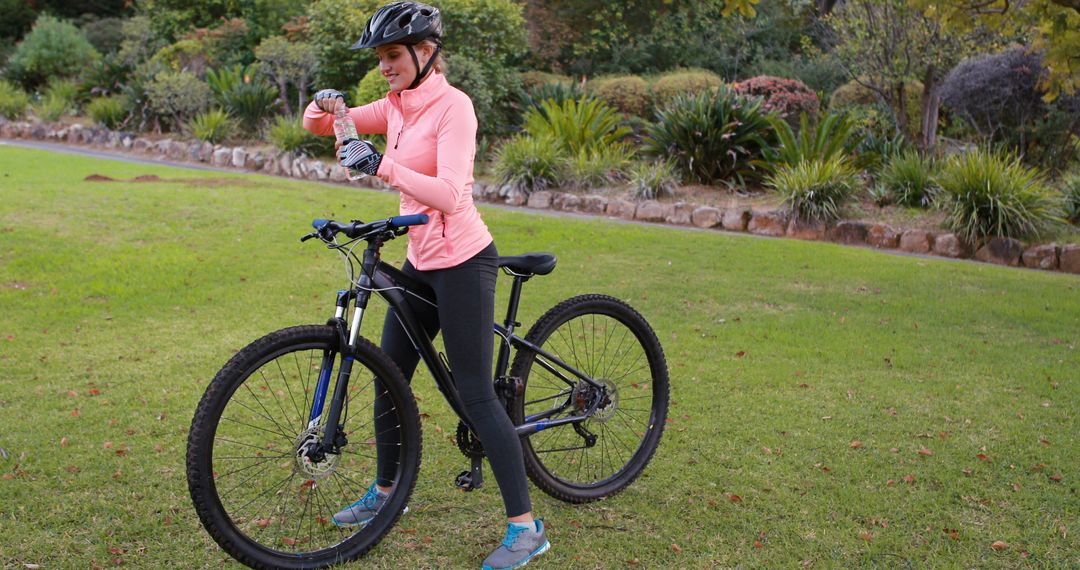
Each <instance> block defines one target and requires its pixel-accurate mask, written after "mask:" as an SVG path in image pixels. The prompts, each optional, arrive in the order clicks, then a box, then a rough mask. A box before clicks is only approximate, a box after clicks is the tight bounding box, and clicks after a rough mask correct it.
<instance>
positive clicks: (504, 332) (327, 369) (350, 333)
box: [308, 240, 606, 453]
mask: <svg viewBox="0 0 1080 570" xmlns="http://www.w3.org/2000/svg"><path fill="white" fill-rule="evenodd" d="M382 245H383V242H382V241H381V240H373V241H372V242H370V243H369V245H368V247H367V248H366V249H365V251H364V260H363V263H362V265H361V272H360V278H359V279H358V281H357V283H356V285H355V286H354V287H353V288H352V289H351V290H348V291H338V295H337V302H336V309H335V312H334V317H333V318H332V319H330V321H329V324H331V325H333V326H335V327H336V328H337V329H338V331H339V336H340V338H341V341H342V342H341V343H340V345H341V347H342V349H341V355H342V358H341V365H340V367H339V370H338V377H337V383H336V385H335V387H334V394H333V398H332V399H331V400H330V410H329V412H328V415H327V417H326V422H325V425H326V426H327V428H326V429H325V431H324V433H323V441H322V446H321V447H322V450H323V451H326V452H329V453H335V452H336V451H337V450H338V449H339V448H340V447H341V446H342V445H344V443H343V442H342V439H343V438H342V437H341V436H340V435H339V431H340V429H339V424H338V422H339V420H340V417H341V411H342V408H343V407H344V403H345V400H346V395H347V393H348V386H349V377H350V374H351V371H352V362H353V355H354V350H355V346H356V339H357V337H358V335H359V331H360V326H361V324H362V322H363V314H364V312H365V311H366V309H367V304H368V301H369V300H370V298H371V293H373V292H375V293H378V294H379V296H380V297H382V298H383V299H384V300H385V301H386V302H387V304H388V305H389V306H390V307H392V308H393V309H394V310H395V311H396V313H397V315H398V316H399V321H400V323H401V325H402V327H403V328H404V330H405V332H406V334H407V335H408V337H409V340H410V342H411V343H412V344H413V347H414V348H415V349H416V350H417V352H419V354H420V358H421V360H423V362H424V364H425V365H426V366H427V367H428V370H429V371H430V372H431V375H432V376H433V377H434V378H435V384H436V386H437V387H438V389H439V391H440V392H441V393H442V394H443V397H444V398H445V399H446V401H447V403H449V404H450V407H451V408H452V409H453V410H454V413H456V414H457V416H458V418H460V419H461V421H462V422H464V423H465V425H466V426H468V427H469V429H470V430H471V429H472V425H471V423H470V422H469V420H468V418H467V416H466V415H465V413H464V406H463V404H462V403H461V399H460V397H459V396H458V392H457V389H456V386H455V383H454V378H453V374H452V372H451V371H450V369H449V368H447V366H446V363H445V362H444V361H443V359H441V358H440V357H439V352H438V350H436V348H435V346H434V345H433V344H432V342H431V340H430V339H429V338H428V336H427V334H426V333H425V331H424V330H423V327H422V326H421V325H420V323H419V320H418V319H417V318H416V317H415V315H414V314H413V311H412V309H410V308H409V305H408V303H407V302H406V295H413V296H415V297H417V298H419V299H421V300H422V301H424V302H427V303H431V304H432V305H434V304H435V300H434V299H433V298H432V296H431V292H430V291H429V290H428V289H427V287H425V286H423V285H421V284H419V283H416V282H415V281H414V280H413V279H411V278H409V277H408V276H407V275H405V274H404V273H403V272H402V271H400V270H399V269H397V268H395V267H392V266H390V265H387V264H386V263H383V262H382V261H381V260H380V255H379V250H380V248H381V247H382ZM507 273H509V274H511V275H513V277H514V281H513V285H512V287H511V291H510V299H509V301H508V303H507V312H506V318H505V321H504V322H503V324H502V325H499V324H498V323H493V327H494V328H493V330H494V334H495V335H497V336H498V337H500V338H501V339H502V341H501V342H500V343H499V354H498V359H497V361H496V366H495V375H494V378H493V382H495V381H498V380H500V379H507V380H508V377H507V376H506V372H507V368H508V366H509V362H510V349H511V347H513V349H514V350H518V351H520V350H529V351H532V352H534V353H536V355H537V357H538V358H537V359H536V364H538V365H539V366H541V367H542V368H544V369H545V370H547V371H548V372H550V373H551V374H552V375H554V376H555V377H556V378H559V379H560V380H562V381H563V382H566V384H567V387H568V388H573V387H574V386H575V385H576V384H577V381H578V380H579V381H582V382H585V383H587V384H589V385H591V386H592V387H594V388H596V389H599V390H606V387H605V386H604V385H603V384H602V383H600V382H597V381H596V380H594V379H593V378H591V377H589V376H588V375H587V374H585V373H583V372H581V371H580V370H577V369H576V368H575V367H573V366H571V365H569V364H567V363H566V362H564V361H563V360H562V359H560V358H558V357H557V356H555V355H552V354H550V353H549V352H547V351H545V350H543V349H542V348H540V347H538V346H536V345H535V344H533V343H531V342H529V341H527V340H525V339H524V338H522V337H520V336H518V335H517V334H515V333H514V329H515V328H516V327H519V326H521V323H519V322H517V321H516V319H517V311H518V304H519V302H520V300H521V288H522V284H523V283H524V282H525V281H527V280H528V279H529V278H530V277H531V276H528V275H519V274H515V273H513V272H509V271H508V272H507ZM353 301H355V304H354V307H353V314H352V316H351V319H350V320H349V322H348V324H346V320H345V316H346V314H347V312H348V309H349V305H350V304H353ZM334 360H335V355H334V354H332V353H329V354H326V355H324V356H323V362H322V366H321V367H320V373H319V381H318V384H317V385H316V388H315V398H314V401H313V402H312V408H311V415H310V417H309V424H308V425H309V427H314V426H316V425H318V423H319V421H320V418H321V416H322V413H323V401H324V400H325V396H326V393H327V391H328V389H329V382H330V376H331V372H332V368H333V363H334ZM575 379H576V380H575ZM569 400H570V398H567V402H566V403H565V404H564V405H563V406H560V407H556V408H552V409H550V410H548V411H545V412H542V413H539V414H534V415H531V416H528V417H526V418H524V420H525V421H524V423H522V424H521V425H518V426H515V431H516V432H517V434H518V435H519V436H520V437H528V436H530V435H532V434H534V433H536V432H539V431H541V430H544V429H547V428H551V427H555V426H560V425H565V424H570V423H578V422H581V421H583V420H586V419H588V418H589V417H590V416H591V415H592V414H593V413H594V412H595V411H596V408H597V403H598V402H594V403H593V405H591V406H590V407H589V409H586V410H584V411H583V412H582V413H579V414H577V415H575V416H571V417H565V418H559V419H554V420H551V419H548V418H549V417H551V416H553V415H556V414H558V413H561V412H563V411H565V410H566V408H567V406H568V405H570V403H571V402H570V401H569Z"/></svg>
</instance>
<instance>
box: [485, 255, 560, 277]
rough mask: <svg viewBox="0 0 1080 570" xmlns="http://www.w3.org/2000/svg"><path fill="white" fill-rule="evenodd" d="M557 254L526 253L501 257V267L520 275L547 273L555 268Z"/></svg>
mask: <svg viewBox="0 0 1080 570" xmlns="http://www.w3.org/2000/svg"><path fill="white" fill-rule="evenodd" d="M556 261H557V260H556V259H555V255H554V254H551V253H526V254H522V255H508V256H505V257H503V256H500V257H499V267H505V268H507V269H509V270H510V271H512V272H514V273H516V274H518V275H547V274H548V273H551V271H552V270H554V269H555V262H556Z"/></svg>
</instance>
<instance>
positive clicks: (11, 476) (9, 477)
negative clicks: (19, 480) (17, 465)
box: [0, 473, 15, 481]
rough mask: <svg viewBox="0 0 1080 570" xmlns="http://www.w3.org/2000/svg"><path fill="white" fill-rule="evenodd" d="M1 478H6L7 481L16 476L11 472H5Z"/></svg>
mask: <svg viewBox="0 0 1080 570" xmlns="http://www.w3.org/2000/svg"><path fill="white" fill-rule="evenodd" d="M0 478H2V479H4V480H5V481H10V480H12V479H14V478H15V476H14V475H12V474H11V473H4V474H3V475H0Z"/></svg>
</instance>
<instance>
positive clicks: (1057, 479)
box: [1050, 473, 1062, 483]
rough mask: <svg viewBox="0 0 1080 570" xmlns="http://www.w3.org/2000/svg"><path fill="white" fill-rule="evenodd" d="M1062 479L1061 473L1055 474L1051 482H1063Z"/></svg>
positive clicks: (1051, 477)
mask: <svg viewBox="0 0 1080 570" xmlns="http://www.w3.org/2000/svg"><path fill="white" fill-rule="evenodd" d="M1061 479H1062V477H1061V473H1055V474H1053V475H1051V476H1050V480H1051V481H1054V482H1055V483H1056V482H1058V481H1061Z"/></svg>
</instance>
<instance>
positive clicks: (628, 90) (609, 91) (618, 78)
mask: <svg viewBox="0 0 1080 570" xmlns="http://www.w3.org/2000/svg"><path fill="white" fill-rule="evenodd" d="M587 89H588V90H589V92H590V93H592V94H593V95H595V96H596V98H597V99H600V100H601V101H603V102H605V103H607V104H608V105H611V106H612V107H614V108H616V109H618V110H619V112H620V113H626V114H629V115H636V116H638V117H644V116H645V115H646V114H647V113H648V111H649V108H650V106H651V103H652V100H651V95H650V93H649V83H648V82H647V81H645V80H644V79H642V78H641V77H638V76H637V75H610V76H607V77H601V78H598V79H595V80H593V81H592V82H590V83H589V84H588V85H587Z"/></svg>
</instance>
